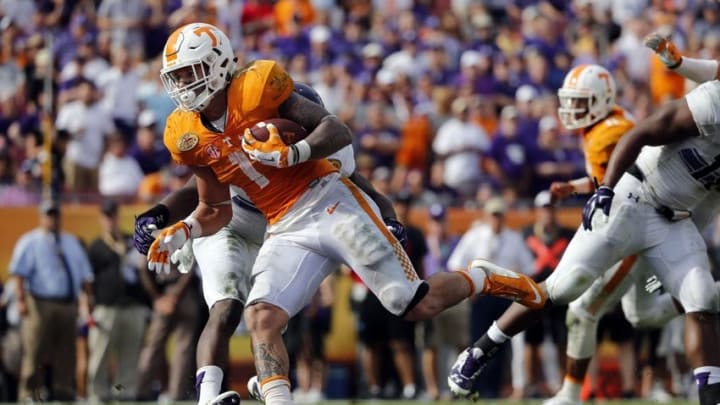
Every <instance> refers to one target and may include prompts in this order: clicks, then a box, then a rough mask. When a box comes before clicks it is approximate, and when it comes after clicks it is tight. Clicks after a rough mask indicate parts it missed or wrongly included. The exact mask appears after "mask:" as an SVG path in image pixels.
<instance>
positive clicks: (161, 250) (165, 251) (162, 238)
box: [147, 221, 199, 274]
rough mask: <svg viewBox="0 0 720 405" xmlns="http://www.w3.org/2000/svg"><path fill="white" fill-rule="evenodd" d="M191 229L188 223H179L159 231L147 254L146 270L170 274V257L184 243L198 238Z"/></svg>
mask: <svg viewBox="0 0 720 405" xmlns="http://www.w3.org/2000/svg"><path fill="white" fill-rule="evenodd" d="M192 227H193V225H192V224H191V223H190V222H189V221H179V222H176V223H175V224H173V225H172V226H170V227H168V228H165V229H163V230H162V231H160V233H159V234H158V236H157V238H155V241H154V242H153V243H152V244H151V245H150V249H149V251H148V254H147V259H148V269H149V270H150V271H155V272H157V273H160V272H165V273H166V274H167V273H170V256H171V255H172V254H173V253H175V251H176V250H178V249H180V248H182V247H183V245H184V244H185V242H187V241H188V240H190V239H192V238H193V237H195V236H198V235H196V234H197V233H199V232H193V229H192Z"/></svg>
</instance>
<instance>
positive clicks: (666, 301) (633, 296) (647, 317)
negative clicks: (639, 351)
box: [621, 258, 684, 329]
mask: <svg viewBox="0 0 720 405" xmlns="http://www.w3.org/2000/svg"><path fill="white" fill-rule="evenodd" d="M636 271H637V272H638V275H637V277H634V280H635V281H634V283H633V285H632V286H631V287H630V289H628V291H627V293H625V295H623V297H622V300H621V303H622V308H623V312H624V313H625V318H626V319H627V320H628V322H630V324H631V325H632V326H633V327H635V328H637V329H657V328H661V327H663V326H664V325H665V324H666V323H667V322H669V321H670V320H671V319H673V318H674V317H676V316H678V315H680V314H681V313H682V312H684V311H683V309H682V306H681V305H680V303H679V302H678V301H677V300H676V299H675V298H673V296H672V294H669V293H667V292H666V291H664V289H659V288H658V289H655V286H647V287H648V288H653V289H655V290H654V291H650V292H649V291H646V284H647V282H648V279H649V277H651V276H652V275H653V273H652V269H651V268H650V267H649V266H648V265H647V262H646V260H644V259H643V258H640V259H639V260H638V268H637V270H636ZM658 284H659V282H658Z"/></svg>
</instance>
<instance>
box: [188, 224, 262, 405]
mask: <svg viewBox="0 0 720 405" xmlns="http://www.w3.org/2000/svg"><path fill="white" fill-rule="evenodd" d="M192 248H193V253H194V256H195V260H196V261H197V264H198V267H199V268H200V273H201V276H202V277H201V279H202V288H203V296H204V297H205V303H206V304H207V306H208V308H209V313H208V320H207V322H206V323H205V327H204V328H203V331H202V333H201V335H200V338H199V340H198V343H197V350H196V361H197V371H196V373H195V387H196V390H197V394H198V404H200V405H205V404H207V403H209V402H213V403H216V402H220V401H219V399H220V398H217V397H218V395H220V390H221V389H222V381H223V375H224V373H223V370H224V369H226V368H227V366H228V356H229V355H228V351H229V344H230V338H231V337H232V335H233V333H234V332H235V329H237V326H238V324H239V323H240V320H241V317H242V310H243V304H244V303H245V299H246V297H247V294H248V291H249V289H250V274H251V271H252V266H253V263H254V262H255V257H256V256H257V252H258V250H259V249H260V246H259V245H258V244H256V243H253V242H250V241H248V240H246V239H245V238H243V237H242V236H240V235H238V234H237V233H235V232H233V231H232V230H231V229H230V228H227V227H226V228H222V229H221V230H220V231H218V232H217V233H215V234H214V235H211V236H208V237H205V238H198V239H195V240H194V241H193V245H192ZM222 399H223V401H221V402H222V403H225V404H227V403H231V402H233V401H235V400H239V397H238V398H237V399H235V398H234V396H233V395H232V394H227V395H224V396H223V398H222Z"/></svg>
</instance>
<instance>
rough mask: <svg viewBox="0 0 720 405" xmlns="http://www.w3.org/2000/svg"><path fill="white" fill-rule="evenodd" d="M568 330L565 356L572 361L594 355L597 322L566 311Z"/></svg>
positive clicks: (570, 310) (569, 310)
mask: <svg viewBox="0 0 720 405" xmlns="http://www.w3.org/2000/svg"><path fill="white" fill-rule="evenodd" d="M565 323H566V324H567V329H568V339H567V355H568V356H570V357H572V358H574V359H587V358H589V357H592V355H593V354H595V349H596V347H597V328H598V321H597V320H595V319H593V318H591V317H586V316H582V315H579V314H577V313H575V311H573V310H572V309H568V311H567V315H566V316H565Z"/></svg>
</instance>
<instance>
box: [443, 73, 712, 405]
mask: <svg viewBox="0 0 720 405" xmlns="http://www.w3.org/2000/svg"><path fill="white" fill-rule="evenodd" d="M643 146H647V147H646V148H644V149H643ZM641 149H642V152H641ZM636 161H637V162H636ZM634 162H636V163H634ZM626 172H627V173H626ZM719 187H720V82H719V81H717V80H716V81H712V82H708V83H705V84H703V85H701V86H699V87H698V88H696V89H695V90H693V91H692V92H690V93H688V94H687V95H686V96H685V98H683V99H681V100H677V101H673V102H670V103H668V104H666V105H664V106H662V107H661V108H660V110H659V111H657V112H656V113H654V114H653V115H651V116H650V117H649V118H647V119H646V120H644V121H643V122H641V123H640V124H638V125H637V126H635V127H634V128H633V129H632V130H630V132H628V133H627V134H626V135H625V136H624V137H622V138H621V139H620V141H619V142H618V144H617V146H616V147H615V150H614V152H613V154H612V156H611V158H610V162H609V165H608V169H607V172H606V174H605V179H604V183H603V184H602V185H601V186H600V187H598V188H597V190H596V191H595V193H594V194H593V196H592V197H591V198H590V199H589V200H588V202H587V204H586V205H585V208H584V209H583V225H582V227H581V228H580V229H579V230H578V231H577V233H576V234H575V236H574V237H573V240H572V241H571V242H570V245H569V246H568V248H567V250H566V252H565V255H563V258H562V259H561V261H560V263H559V265H558V267H557V269H556V270H555V272H553V273H552V275H551V276H550V277H549V278H548V279H547V280H546V281H545V283H544V284H543V285H542V287H543V288H544V289H546V291H547V293H548V297H549V299H548V305H553V304H563V303H567V302H569V301H572V300H573V299H575V298H577V297H578V296H580V295H581V294H582V293H583V292H584V291H585V290H586V289H587V288H588V287H589V286H590V284H591V283H592V282H593V281H594V280H595V279H596V278H597V277H599V276H600V275H601V274H602V273H603V272H604V271H605V270H606V269H608V268H609V267H610V266H611V265H612V264H613V263H615V262H617V261H618V260H620V259H621V258H623V257H627V256H630V255H632V254H639V255H640V256H641V257H642V258H643V259H644V260H646V261H647V264H648V266H649V267H650V268H651V269H652V271H653V272H654V273H655V274H656V275H657V277H658V279H659V280H660V282H662V284H663V286H664V287H665V289H666V290H667V291H668V292H669V293H670V294H672V295H673V297H675V298H676V299H677V300H678V301H679V302H680V304H681V305H682V307H683V308H684V310H685V320H686V321H685V327H686V333H685V349H686V352H687V353H686V354H687V358H688V361H689V363H690V364H691V365H692V366H693V367H694V371H693V372H694V375H695V378H696V382H697V385H698V392H699V398H700V404H701V405H715V404H717V403H718V402H720V346H719V345H718V344H717V342H718V341H720V333H719V332H718V326H717V322H718V311H719V310H720V308H719V303H718V291H717V288H716V287H715V283H714V281H713V278H712V276H711V274H710V263H709V261H708V258H707V254H706V246H705V243H704V240H703V238H702V236H701V235H700V232H699V231H698V226H696V224H695V223H694V222H693V221H692V220H691V216H692V213H693V212H694V211H695V210H697V209H698V208H700V207H702V206H703V205H704V204H706V203H708V200H709V199H711V200H714V201H718V200H717V199H718V196H717V194H718V189H719ZM616 195H617V197H615V196H616ZM711 213H714V212H711ZM699 220H700V218H698V225H700V226H704V225H706V223H700V222H699ZM704 220H705V221H707V218H706V219H704ZM536 311H537V310H533V309H528V308H524V307H519V306H517V305H515V304H513V305H512V306H511V307H510V308H509V309H508V310H507V311H506V312H505V313H504V314H503V315H502V316H501V317H500V319H498V321H497V322H496V323H495V324H494V325H493V326H492V327H491V328H490V329H489V330H488V331H487V332H486V333H485V334H484V335H483V336H482V337H481V338H480V339H479V340H478V341H477V342H475V344H474V345H473V346H472V347H470V348H468V349H467V350H466V351H465V352H463V353H462V354H461V355H460V357H459V358H458V360H457V361H456V363H455V364H454V365H453V367H452V370H451V375H450V377H449V382H450V385H451V389H452V390H453V391H454V392H455V393H456V394H458V395H469V394H472V383H473V381H474V380H475V379H476V378H477V377H478V375H479V374H480V372H481V371H482V369H483V367H484V364H485V363H486V362H487V359H488V357H491V356H492V355H493V354H494V352H495V351H496V347H497V346H498V345H499V344H501V343H502V342H504V341H506V340H507V339H508V338H509V337H510V336H513V335H515V334H516V333H518V332H520V331H522V330H523V329H524V328H526V327H527V325H529V324H531V323H532V322H534V321H535V319H537V318H538V317H537V315H536V314H535V312H536Z"/></svg>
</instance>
